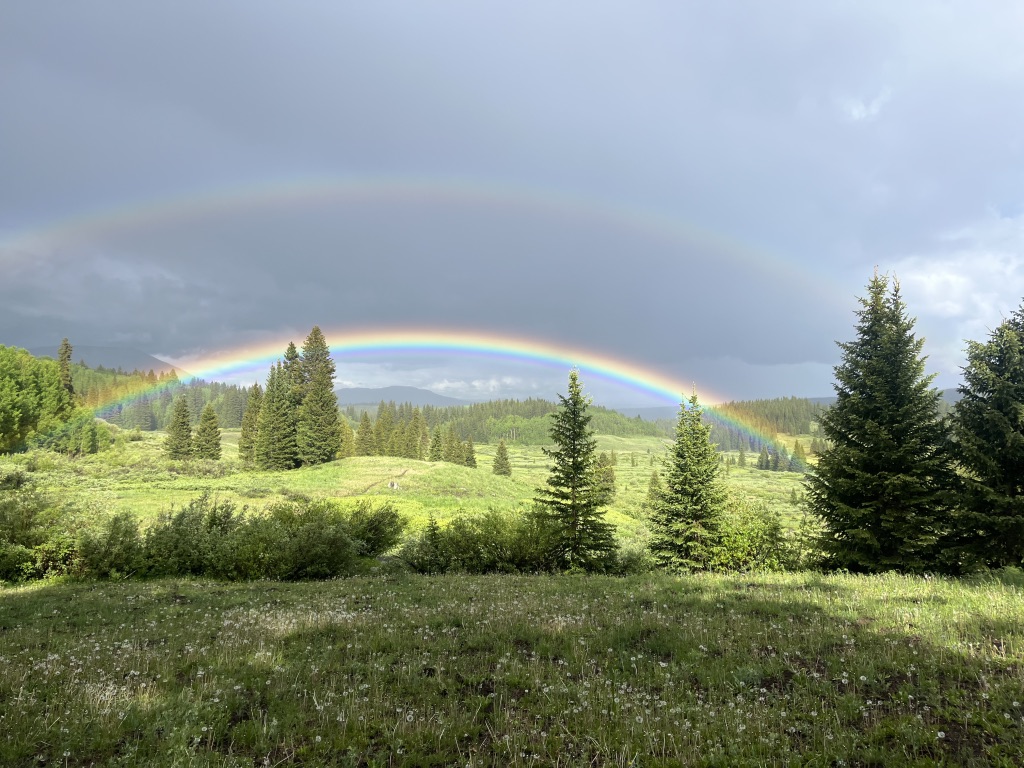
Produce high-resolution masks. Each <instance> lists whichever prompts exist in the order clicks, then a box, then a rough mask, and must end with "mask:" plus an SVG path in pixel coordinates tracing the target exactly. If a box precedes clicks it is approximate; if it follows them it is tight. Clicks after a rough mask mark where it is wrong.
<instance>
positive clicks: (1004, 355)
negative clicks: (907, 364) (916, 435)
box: [952, 310, 1024, 568]
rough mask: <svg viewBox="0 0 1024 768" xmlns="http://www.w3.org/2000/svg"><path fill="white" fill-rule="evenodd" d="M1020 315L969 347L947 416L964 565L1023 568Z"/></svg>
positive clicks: (1023, 341)
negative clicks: (959, 473)
mask: <svg viewBox="0 0 1024 768" xmlns="http://www.w3.org/2000/svg"><path fill="white" fill-rule="evenodd" d="M1022 334H1024V310H1018V311H1017V312H1016V313H1015V314H1014V316H1013V318H1011V320H1008V321H1005V322H1003V323H1002V324H1001V325H1000V326H999V327H998V328H996V329H995V330H994V331H993V332H992V333H991V335H990V336H989V339H988V341H987V342H986V343H984V344H982V343H980V342H976V341H969V342H967V365H966V366H965V367H964V369H963V374H964V380H963V384H961V385H960V387H959V392H960V399H959V400H958V401H957V403H956V405H955V406H954V408H953V419H952V421H953V429H954V435H955V438H956V455H957V460H958V461H959V463H960V465H961V467H962V468H963V470H964V471H963V500H962V505H961V506H962V511H961V514H960V519H959V520H958V525H957V526H956V528H957V532H956V537H957V538H958V539H959V543H958V546H959V548H960V549H961V551H962V557H963V559H964V560H965V561H966V563H965V564H966V565H970V564H974V563H977V564H979V565H987V566H990V567H995V568H999V567H1002V566H1007V565H1015V566H1020V565H1021V564H1022V563H1024V337H1022Z"/></svg>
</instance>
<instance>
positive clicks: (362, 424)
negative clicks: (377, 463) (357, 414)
mask: <svg viewBox="0 0 1024 768" xmlns="http://www.w3.org/2000/svg"><path fill="white" fill-rule="evenodd" d="M376 455H377V441H376V439H375V438H374V436H373V425H372V424H371V423H370V414H369V413H367V412H366V411H363V415H362V417H361V418H360V419H359V427H358V428H357V429H356V456H376Z"/></svg>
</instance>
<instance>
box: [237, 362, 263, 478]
mask: <svg viewBox="0 0 1024 768" xmlns="http://www.w3.org/2000/svg"><path fill="white" fill-rule="evenodd" d="M262 405H263V387H261V386H260V385H259V382H257V383H255V384H253V385H252V389H250V390H249V397H248V399H247V400H246V402H245V413H244V414H243V415H242V433H241V434H240V435H239V436H238V458H239V459H241V460H242V463H243V464H246V465H251V464H253V463H255V461H256V435H257V425H258V424H259V419H260V407H261V406H262Z"/></svg>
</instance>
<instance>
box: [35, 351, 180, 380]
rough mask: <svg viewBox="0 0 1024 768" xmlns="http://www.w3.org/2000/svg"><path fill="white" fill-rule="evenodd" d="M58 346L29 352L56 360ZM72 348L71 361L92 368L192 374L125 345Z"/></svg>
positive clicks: (129, 371)
mask: <svg viewBox="0 0 1024 768" xmlns="http://www.w3.org/2000/svg"><path fill="white" fill-rule="evenodd" d="M58 346H59V344H54V345H53V348H52V349H47V348H46V347H33V348H31V349H29V350H28V352H29V354H31V355H33V356H35V357H52V358H53V359H54V360H56V359H57V348H58ZM71 349H72V353H71V362H73V363H82V362H84V363H85V364H86V365H87V366H88V367H90V368H96V367H98V366H101V365H102V366H103V367H104V368H112V369H114V370H117V369H118V368H120V369H121V370H122V371H125V372H126V373H131V372H132V371H141V372H142V373H149V371H150V370H152V371H153V372H154V373H158V374H159V373H170V372H171V371H174V372H175V373H176V374H177V375H178V376H179V377H191V375H192V374H190V373H189V372H188V371H186V370H184V369H183V368H178V367H176V366H173V365H171V364H170V363H168V362H167V361H166V360H161V359H160V358H159V357H153V356H152V355H150V354H147V353H146V352H143V351H142V350H139V349H131V348H124V347H96V346H90V345H86V344H82V345H78V344H74V345H72V348H71Z"/></svg>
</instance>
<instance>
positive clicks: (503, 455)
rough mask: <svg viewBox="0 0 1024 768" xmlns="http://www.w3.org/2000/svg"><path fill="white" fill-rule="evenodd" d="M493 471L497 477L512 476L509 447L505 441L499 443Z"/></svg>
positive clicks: (495, 453)
mask: <svg viewBox="0 0 1024 768" xmlns="http://www.w3.org/2000/svg"><path fill="white" fill-rule="evenodd" d="M492 471H493V472H494V474H496V475H504V476H505V477H511V476H512V462H510V461H509V458H508V447H507V446H506V445H505V441H504V440H499V441H498V449H497V450H496V451H495V452H494V464H493V466H492Z"/></svg>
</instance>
